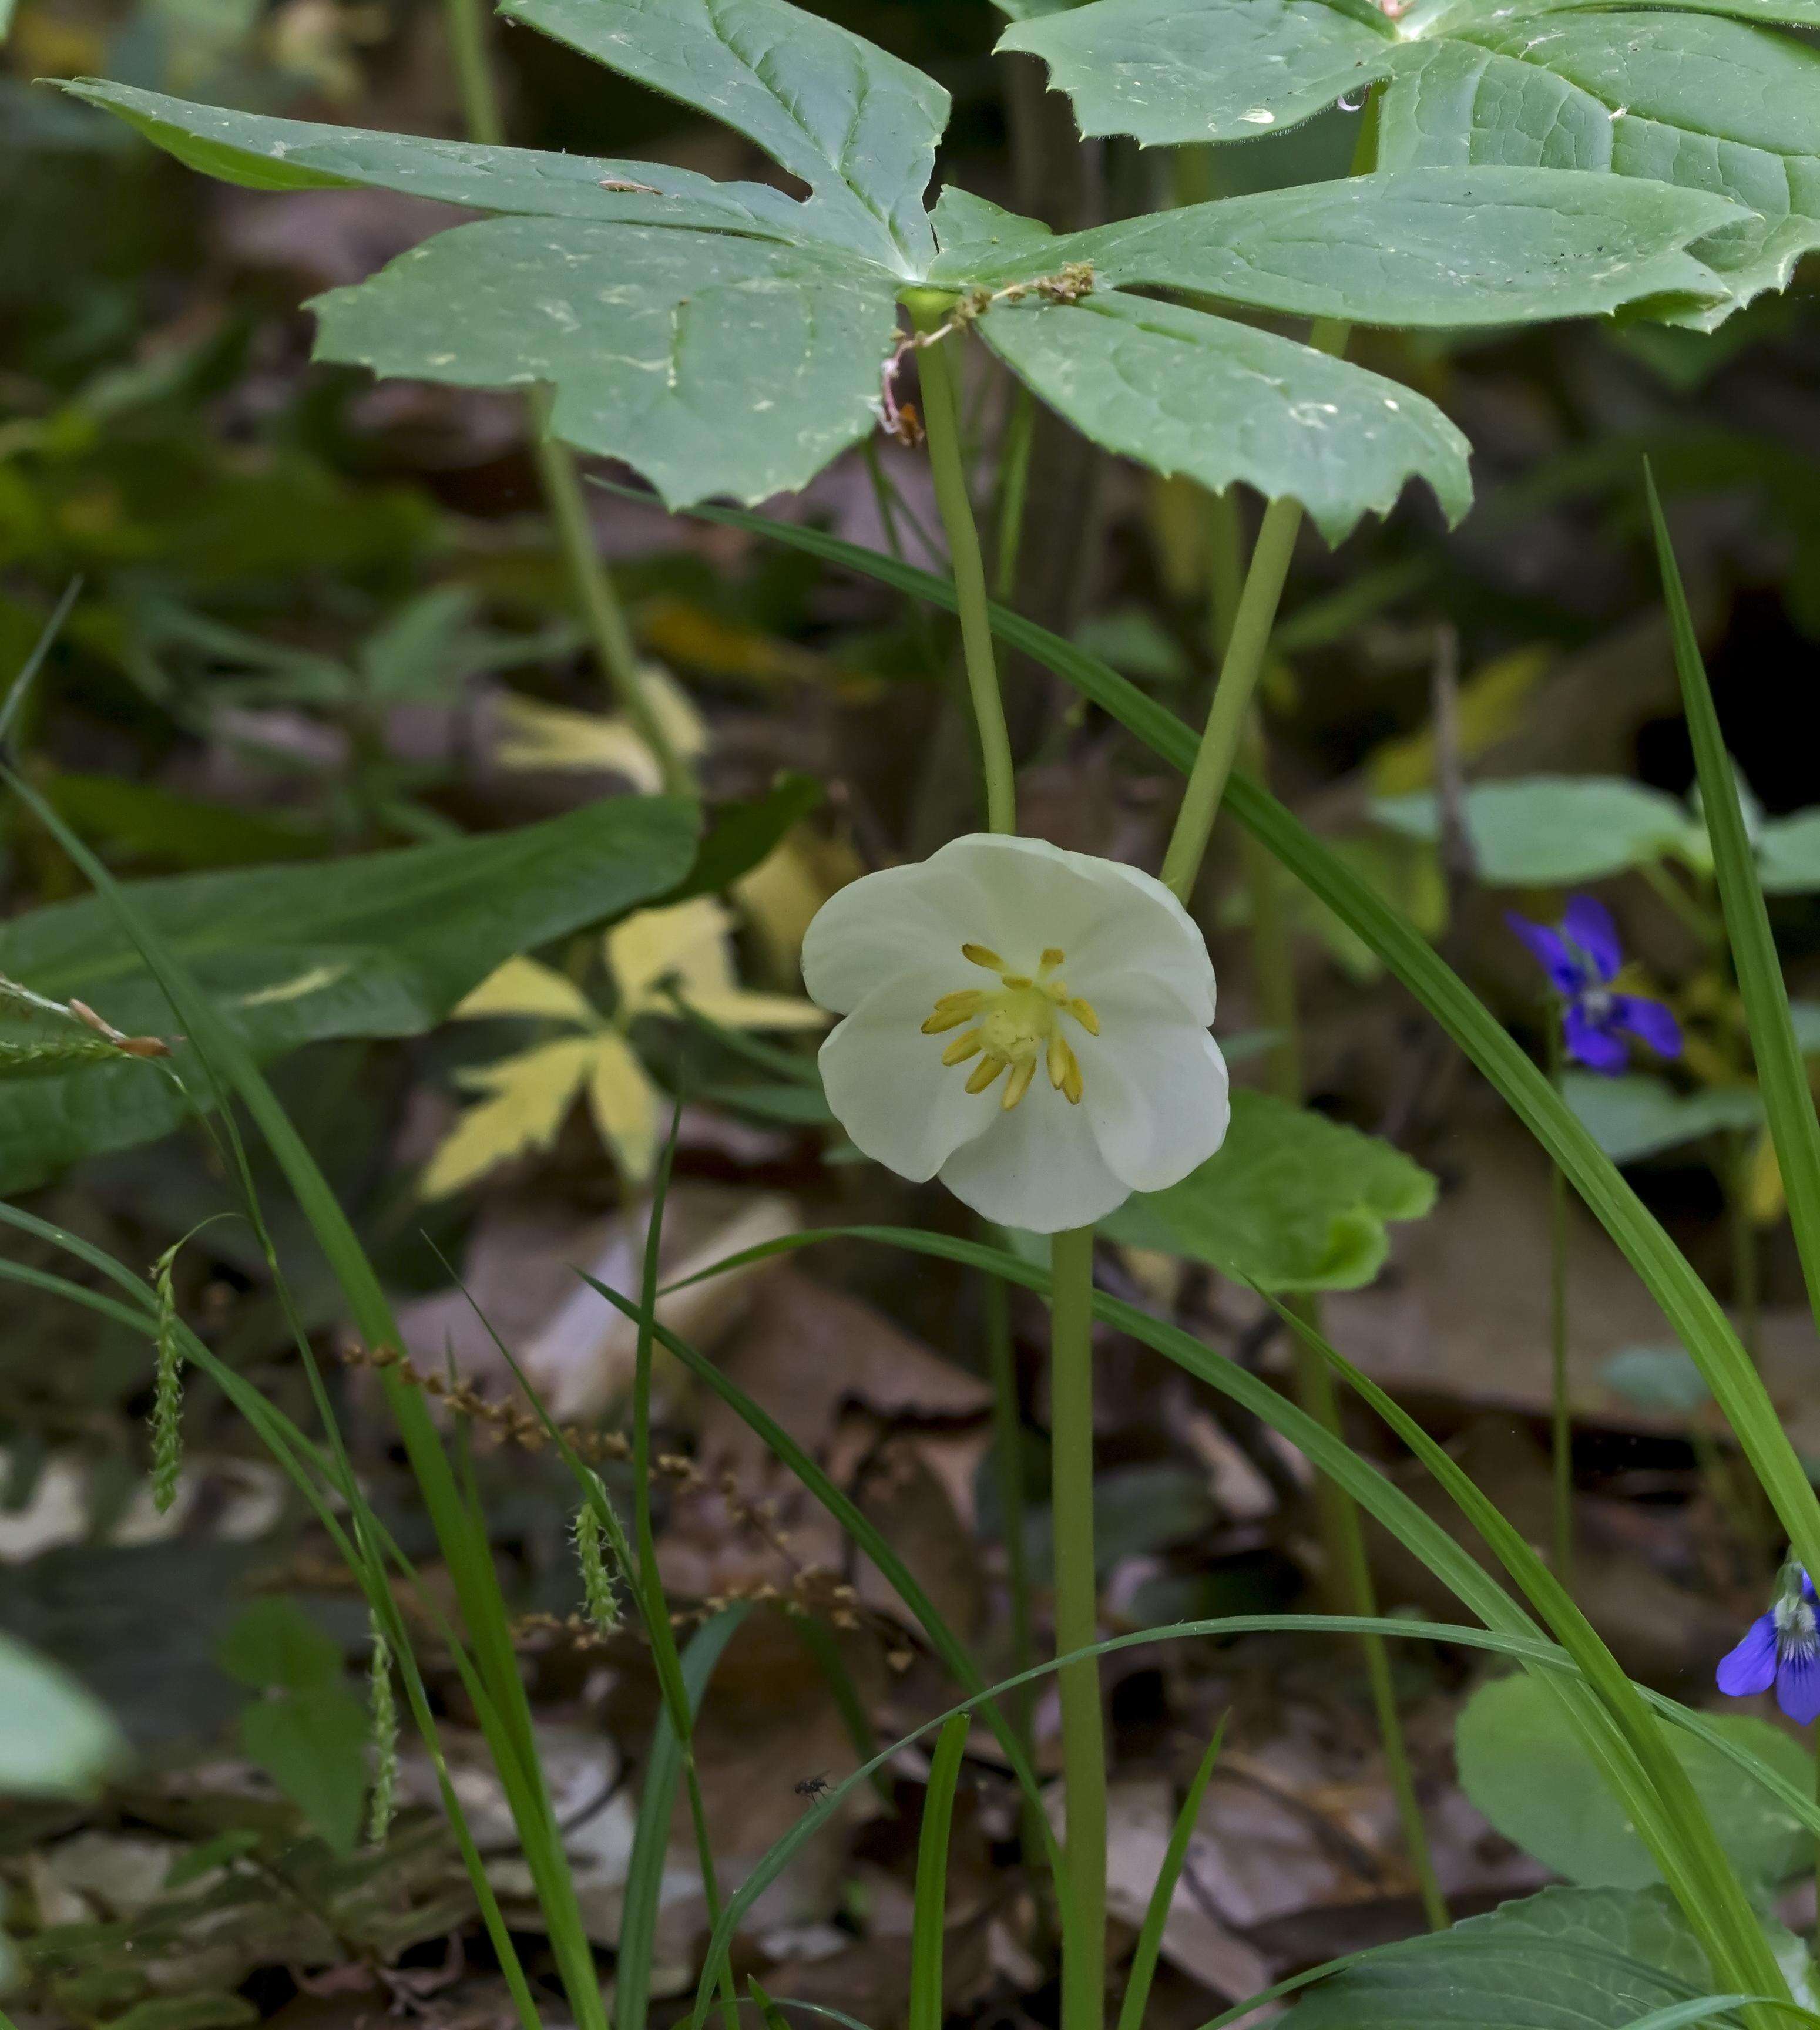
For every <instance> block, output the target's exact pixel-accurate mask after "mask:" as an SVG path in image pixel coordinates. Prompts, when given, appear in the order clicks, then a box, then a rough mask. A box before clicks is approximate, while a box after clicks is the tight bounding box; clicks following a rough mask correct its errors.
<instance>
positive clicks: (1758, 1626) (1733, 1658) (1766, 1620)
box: [1715, 1614, 1776, 1699]
mask: <svg viewBox="0 0 1820 2030" xmlns="http://www.w3.org/2000/svg"><path fill="white" fill-rule="evenodd" d="M1715 1675H1716V1677H1717V1679H1718V1687H1719V1690H1721V1692H1723V1693H1724V1694H1725V1696H1726V1697H1728V1698H1732V1699H1747V1698H1748V1697H1750V1696H1751V1694H1752V1693H1753V1692H1766V1691H1768V1690H1769V1689H1770V1686H1772V1685H1773V1684H1774V1683H1775V1682H1776V1617H1775V1616H1774V1615H1773V1614H1759V1615H1758V1616H1757V1618H1756V1619H1755V1621H1753V1622H1752V1623H1751V1626H1750V1627H1749V1628H1748V1629H1747V1630H1746V1631H1745V1634H1744V1641H1742V1642H1740V1644H1739V1645H1738V1646H1737V1648H1736V1649H1729V1650H1728V1651H1727V1652H1726V1653H1725V1655H1724V1656H1721V1658H1720V1659H1719V1667H1718V1671H1717V1673H1716V1674H1715Z"/></svg>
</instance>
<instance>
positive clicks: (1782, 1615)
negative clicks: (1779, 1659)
mask: <svg viewBox="0 0 1820 2030" xmlns="http://www.w3.org/2000/svg"><path fill="white" fill-rule="evenodd" d="M1773 1612H1774V1617H1775V1622H1776V1648H1777V1651H1778V1653H1780V1654H1781V1655H1782V1656H1812V1655H1813V1654H1814V1652H1815V1650H1816V1649H1820V1626H1817V1624H1816V1623H1815V1620H1814V1610H1813V1608H1811V1607H1810V1606H1809V1605H1808V1604H1807V1601H1804V1600H1803V1599H1802V1597H1800V1594H1799V1593H1797V1594H1796V1595H1795V1596H1794V1597H1792V1598H1790V1599H1783V1600H1779V1601H1777V1603H1776V1605H1775V1608H1774V1610H1773Z"/></svg>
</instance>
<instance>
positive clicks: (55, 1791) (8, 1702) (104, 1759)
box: [0, 1633, 126, 1798]
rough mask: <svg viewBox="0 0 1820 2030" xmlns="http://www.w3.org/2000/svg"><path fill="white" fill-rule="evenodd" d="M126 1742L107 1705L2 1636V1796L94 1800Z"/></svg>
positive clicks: (0, 1659)
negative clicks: (94, 1794)
mask: <svg viewBox="0 0 1820 2030" xmlns="http://www.w3.org/2000/svg"><path fill="white" fill-rule="evenodd" d="M125 1752H126V1744H125V1741H124V1740H123V1739H122V1738H121V1733H120V1730H119V1729H118V1728H117V1727H116V1726H115V1725H114V1720H113V1717H112V1716H111V1715H110V1713H109V1712H108V1710H107V1708H106V1707H105V1706H104V1705H102V1704H101V1702H100V1701H99V1700H98V1699H97V1698H95V1696H94V1695H93V1694H92V1693H90V1692H88V1691H86V1690H84V1688H83V1687H82V1686H80V1685H79V1684H78V1683H77V1682H76V1680H75V1679H73V1678H72V1677H70V1676H69V1675H67V1673H65V1671H62V1670H61V1669H60V1668H59V1667H58V1666H57V1665H56V1664H50V1663H47V1662H46V1661H45V1660H44V1659H43V1657H42V1656H38V1655H37V1654H36V1653H35V1652H34V1651H32V1650H30V1649H27V1648H26V1647H25V1646H24V1644H23V1643H20V1642H15V1641H13V1638H12V1637H11V1636H9V1635H7V1634H4V1633H0V1798H86V1797H88V1796H90V1795H91V1794H92V1793H93V1792H94V1791H95V1790H96V1788H97V1787H98V1786H99V1785H100V1783H101V1782H102V1779H104V1778H105V1777H106V1775H108V1774H109V1772H110V1771H112V1770H113V1769H114V1768H117V1766H118V1764H120V1762H121V1759H122V1757H124V1756H125Z"/></svg>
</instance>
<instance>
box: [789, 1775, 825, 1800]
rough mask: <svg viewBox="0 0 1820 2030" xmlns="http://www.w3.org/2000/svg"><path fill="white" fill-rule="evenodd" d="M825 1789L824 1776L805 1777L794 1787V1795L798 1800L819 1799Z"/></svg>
mask: <svg viewBox="0 0 1820 2030" xmlns="http://www.w3.org/2000/svg"><path fill="white" fill-rule="evenodd" d="M827 1788H828V1779H827V1778H826V1777H825V1776H805V1777H804V1778H803V1779H802V1782H801V1783H798V1785H797V1786H796V1794H797V1796H798V1797H799V1798H819V1797H821V1794H823V1793H824V1791H825V1790H827Z"/></svg>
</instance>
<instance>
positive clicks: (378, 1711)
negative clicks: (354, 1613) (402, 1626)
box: [367, 1616, 398, 1846]
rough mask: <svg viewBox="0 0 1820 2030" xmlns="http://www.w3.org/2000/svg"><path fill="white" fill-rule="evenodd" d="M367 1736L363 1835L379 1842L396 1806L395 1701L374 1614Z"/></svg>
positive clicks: (386, 1648)
mask: <svg viewBox="0 0 1820 2030" xmlns="http://www.w3.org/2000/svg"><path fill="white" fill-rule="evenodd" d="M367 1733H368V1739H369V1742H370V1745H371V1747H372V1750H373V1794H372V1797H371V1798H370V1801H369V1802H368V1805H367V1840H368V1842H369V1843H370V1845H372V1846H384V1845H385V1835H387V1834H388V1833H389V1831H391V1830H392V1820H393V1816H394V1815H395V1814H396V1811H397V1809H398V1705H397V1701H396V1699H395V1698H394V1697H393V1691H392V1645H391V1644H390V1643H389V1642H388V1641H386V1639H385V1630H384V1629H383V1628H381V1627H380V1626H379V1622H378V1617H377V1616H375V1617H374V1621H373V1655H372V1660H371V1661H370V1664H369V1665H368V1667H367Z"/></svg>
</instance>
